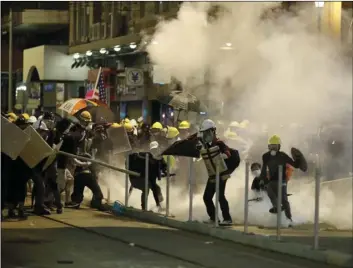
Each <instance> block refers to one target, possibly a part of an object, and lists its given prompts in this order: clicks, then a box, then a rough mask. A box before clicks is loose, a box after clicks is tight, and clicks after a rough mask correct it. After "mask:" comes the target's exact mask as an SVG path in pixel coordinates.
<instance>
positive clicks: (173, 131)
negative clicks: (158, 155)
mask: <svg viewBox="0 0 353 268" xmlns="http://www.w3.org/2000/svg"><path fill="white" fill-rule="evenodd" d="M178 135H179V130H178V129H177V128H176V127H168V130H167V136H166V138H167V139H174V138H176V137H177V136H178Z"/></svg>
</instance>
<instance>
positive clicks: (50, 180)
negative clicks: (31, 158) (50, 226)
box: [44, 162, 63, 209]
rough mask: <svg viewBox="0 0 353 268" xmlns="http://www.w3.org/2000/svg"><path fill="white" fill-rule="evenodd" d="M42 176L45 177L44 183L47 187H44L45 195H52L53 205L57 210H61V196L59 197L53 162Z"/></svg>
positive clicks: (55, 169) (55, 167)
mask: <svg viewBox="0 0 353 268" xmlns="http://www.w3.org/2000/svg"><path fill="white" fill-rule="evenodd" d="M44 176H45V181H46V186H47V187H46V191H47V195H49V194H50V193H53V196H54V205H55V206H56V207H57V208H59V209H60V208H62V207H63V205H62V204H61V195H60V191H59V187H58V184H57V182H56V177H57V166H56V163H55V162H54V163H53V164H51V165H50V166H49V167H48V168H47V170H46V171H45V172H44Z"/></svg>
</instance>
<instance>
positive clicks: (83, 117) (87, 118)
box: [80, 111, 92, 122]
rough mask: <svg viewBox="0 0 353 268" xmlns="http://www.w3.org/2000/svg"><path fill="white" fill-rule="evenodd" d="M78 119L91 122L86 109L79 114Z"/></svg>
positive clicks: (90, 116)
mask: <svg viewBox="0 0 353 268" xmlns="http://www.w3.org/2000/svg"><path fill="white" fill-rule="evenodd" d="M80 119H81V120H83V121H86V122H92V115H91V113H90V112H88V111H83V112H82V113H81V114H80Z"/></svg>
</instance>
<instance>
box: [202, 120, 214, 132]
mask: <svg viewBox="0 0 353 268" xmlns="http://www.w3.org/2000/svg"><path fill="white" fill-rule="evenodd" d="M214 128H216V124H215V123H214V122H213V121H212V120H211V119H206V120H205V121H203V122H202V124H201V127H200V131H201V132H202V131H206V130H209V129H214Z"/></svg>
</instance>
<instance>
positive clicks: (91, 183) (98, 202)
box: [70, 153, 105, 211]
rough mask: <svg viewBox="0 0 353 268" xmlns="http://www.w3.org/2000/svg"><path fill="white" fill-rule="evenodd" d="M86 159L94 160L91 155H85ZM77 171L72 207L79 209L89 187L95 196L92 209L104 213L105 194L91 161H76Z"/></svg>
mask: <svg viewBox="0 0 353 268" xmlns="http://www.w3.org/2000/svg"><path fill="white" fill-rule="evenodd" d="M83 156H84V157H86V158H92V156H91V155H89V154H87V153H85V154H84V155H83ZM74 162H75V165H76V169H75V175H74V191H73V193H72V195H71V200H72V204H71V205H70V207H73V208H79V207H80V205H81V203H82V201H83V198H84V195H83V192H84V189H85V187H88V188H89V189H90V190H91V191H92V194H93V196H94V200H93V201H92V202H91V207H92V208H96V209H98V210H101V211H104V210H105V208H104V206H103V205H102V199H103V193H102V190H101V188H100V186H99V184H98V181H97V178H96V171H95V170H94V168H93V165H92V163H91V162H90V161H80V160H78V159H76V158H75V159H74Z"/></svg>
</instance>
